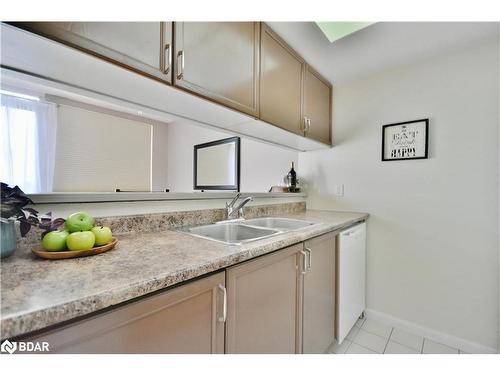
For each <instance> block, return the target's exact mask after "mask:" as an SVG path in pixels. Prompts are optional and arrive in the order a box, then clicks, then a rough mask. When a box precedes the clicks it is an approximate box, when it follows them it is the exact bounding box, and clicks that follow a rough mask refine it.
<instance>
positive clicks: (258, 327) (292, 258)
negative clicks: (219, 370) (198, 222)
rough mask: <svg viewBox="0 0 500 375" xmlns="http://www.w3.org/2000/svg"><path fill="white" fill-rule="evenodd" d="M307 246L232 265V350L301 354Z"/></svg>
mask: <svg viewBox="0 0 500 375" xmlns="http://www.w3.org/2000/svg"><path fill="white" fill-rule="evenodd" d="M301 250H302V244H298V245H294V246H291V247H288V248H286V249H283V250H280V251H277V252H275V253H272V254H269V255H264V256H262V257H260V258H258V259H255V260H251V261H248V262H245V263H243V264H240V265H237V266H234V267H231V268H229V269H228V270H227V271H226V279H227V294H228V315H227V321H226V353H241V354H244V353H248V354H252V353H299V352H300V343H299V326H300V321H299V317H300V313H301V312H300V308H299V298H300V296H299V289H300V288H299V268H298V265H299V257H300V251H301Z"/></svg>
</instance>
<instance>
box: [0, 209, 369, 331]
mask: <svg viewBox="0 0 500 375" xmlns="http://www.w3.org/2000/svg"><path fill="white" fill-rule="evenodd" d="M279 216H280V217H288V218H296V219H302V220H307V221H311V222H314V223H315V224H314V225H311V226H308V227H306V228H303V229H299V230H294V231H289V232H285V233H281V234H278V235H276V236H273V237H270V238H267V239H263V240H259V241H255V242H251V243H248V244H245V245H241V246H231V245H225V244H223V243H218V242H214V241H209V240H205V239H200V238H196V237H192V236H190V235H188V234H185V233H180V232H176V231H173V230H167V231H162V232H153V233H130V234H123V235H119V236H118V238H119V243H118V245H117V247H116V248H115V249H114V250H113V251H110V252H108V253H104V254H100V255H97V256H93V257H87V258H77V259H68V260H59V261H50V260H42V259H38V258H35V256H34V255H33V254H32V253H31V252H30V249H29V248H19V249H18V250H17V252H16V253H15V254H14V255H13V256H12V257H11V258H7V259H5V260H2V264H1V272H2V279H1V297H2V307H1V338H2V339H3V338H9V337H15V336H19V335H23V334H26V333H28V332H32V331H35V330H39V329H42V328H45V327H48V326H51V325H54V324H56V323H60V322H64V321H66V320H69V319H73V318H76V317H80V316H82V315H85V314H89V313H93V312H96V311H99V310H101V309H104V308H106V307H109V306H113V305H116V304H119V303H122V302H125V301H127V300H130V299H133V298H136V297H140V296H143V295H145V294H147V293H151V292H154V291H157V290H160V289H162V288H166V287H169V286H172V285H175V284H178V283H181V282H183V281H186V280H189V279H193V278H195V277H198V276H202V275H205V274H208V273H210V272H213V271H216V270H220V269H223V268H225V267H228V266H231V265H234V264H236V263H239V262H242V261H245V260H248V259H251V258H254V257H257V256H259V255H262V254H266V253H269V252H272V251H274V250H278V249H281V248H284V247H286V246H289V245H292V244H295V243H298V242H302V241H304V240H306V239H309V238H312V237H315V236H318V235H321V234H323V233H326V232H329V231H332V230H339V229H342V228H345V227H347V226H350V225H352V224H353V223H355V222H358V221H360V220H364V219H366V218H367V217H368V215H367V214H364V213H353V212H334V211H318V210H307V211H304V212H297V213H292V214H285V215H283V214H282V215H279Z"/></svg>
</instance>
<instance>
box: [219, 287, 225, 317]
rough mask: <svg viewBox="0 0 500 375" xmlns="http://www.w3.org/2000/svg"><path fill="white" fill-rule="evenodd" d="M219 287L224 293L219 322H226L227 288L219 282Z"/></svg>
mask: <svg viewBox="0 0 500 375" xmlns="http://www.w3.org/2000/svg"><path fill="white" fill-rule="evenodd" d="M219 289H220V290H222V293H223V295H224V302H223V307H222V316H219V322H221V323H224V322H225V321H226V319H227V290H226V287H225V286H224V285H222V284H219Z"/></svg>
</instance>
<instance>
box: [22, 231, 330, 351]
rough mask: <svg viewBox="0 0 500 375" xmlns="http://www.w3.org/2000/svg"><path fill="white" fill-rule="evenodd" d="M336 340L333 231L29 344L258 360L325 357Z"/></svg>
mask: <svg viewBox="0 0 500 375" xmlns="http://www.w3.org/2000/svg"><path fill="white" fill-rule="evenodd" d="M226 288H227V290H226ZM226 292H227V293H226ZM334 336H335V233H334V232H330V233H327V234H324V235H321V236H318V237H315V238H312V239H310V240H307V241H306V242H303V243H299V244H296V245H292V246H290V247H287V248H284V249H282V250H278V251H275V252H273V253H270V254H267V255H263V256H261V257H259V258H257V259H253V260H249V261H247V262H244V263H241V264H238V265H235V266H233V267H230V268H228V269H226V271H222V272H218V273H216V274H213V275H211V276H207V277H204V278H201V279H198V280H195V281H192V282H188V283H186V284H184V285H181V286H179V287H176V288H172V289H170V290H167V291H164V292H159V293H156V294H154V295H152V296H149V297H144V298H141V299H139V300H137V301H134V302H131V303H128V304H125V305H123V306H120V307H117V308H114V309H112V310H110V311H108V312H104V313H100V314H96V315H95V316H92V317H89V318H86V319H84V320H81V321H78V322H75V323H72V324H69V325H66V326H64V327H61V328H56V329H53V330H52V331H50V332H49V333H45V334H41V335H38V336H33V337H30V338H29V339H30V340H36V341H46V342H48V343H49V345H50V349H51V352H52V353H248V354H250V353H324V352H325V351H326V350H327V349H328V347H329V346H330V345H331V344H332V342H333V340H334Z"/></svg>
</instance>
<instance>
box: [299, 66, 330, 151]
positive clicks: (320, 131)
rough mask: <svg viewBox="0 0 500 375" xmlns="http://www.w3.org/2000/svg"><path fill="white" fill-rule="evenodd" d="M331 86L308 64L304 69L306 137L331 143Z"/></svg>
mask: <svg viewBox="0 0 500 375" xmlns="http://www.w3.org/2000/svg"><path fill="white" fill-rule="evenodd" d="M331 95H332V86H331V85H330V84H329V83H328V82H327V81H325V80H324V79H323V78H322V77H321V76H320V75H319V74H318V73H317V72H315V71H314V70H313V69H312V68H311V67H310V66H308V65H306V67H305V69H304V124H305V135H306V137H310V138H313V139H315V140H317V141H319V142H323V143H326V144H331V141H332V138H331V127H332V108H331V104H332V96H331Z"/></svg>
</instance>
